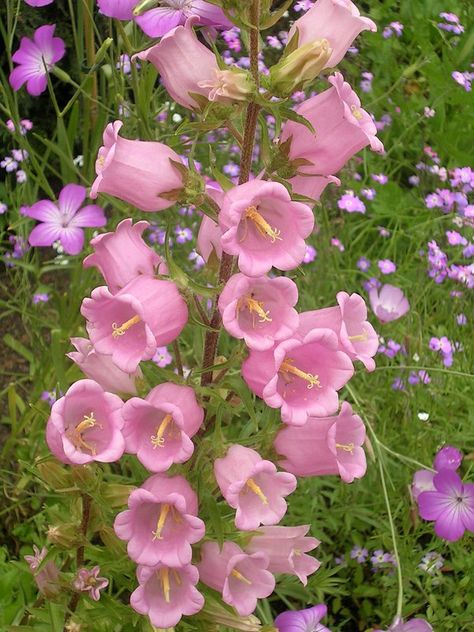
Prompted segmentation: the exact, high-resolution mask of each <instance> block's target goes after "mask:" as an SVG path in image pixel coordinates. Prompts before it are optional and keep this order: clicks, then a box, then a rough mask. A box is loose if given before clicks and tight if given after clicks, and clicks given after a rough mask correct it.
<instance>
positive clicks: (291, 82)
mask: <svg viewBox="0 0 474 632" xmlns="http://www.w3.org/2000/svg"><path fill="white" fill-rule="evenodd" d="M331 52H332V49H331V48H330V47H329V43H328V41H327V40H326V39H321V40H315V41H314V42H309V43H308V44H305V45H304V46H300V47H298V48H297V49H296V50H294V51H293V52H291V53H289V54H288V55H285V56H284V57H283V58H282V59H281V60H280V62H279V63H278V64H276V66H273V67H272V68H271V69H270V85H271V90H272V92H273V93H274V94H276V95H277V96H280V97H286V96H289V95H290V94H291V93H292V92H294V91H295V90H299V89H301V88H304V87H305V85H306V84H307V83H309V82H310V81H312V80H313V79H314V78H315V77H317V76H318V75H319V73H320V72H321V70H323V68H325V67H326V65H327V61H328V59H329V57H330V56H331Z"/></svg>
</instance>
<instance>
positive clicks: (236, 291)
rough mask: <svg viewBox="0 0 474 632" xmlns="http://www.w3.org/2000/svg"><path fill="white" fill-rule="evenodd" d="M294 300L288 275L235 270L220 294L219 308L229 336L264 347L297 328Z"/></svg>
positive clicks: (295, 293)
mask: <svg viewBox="0 0 474 632" xmlns="http://www.w3.org/2000/svg"><path fill="white" fill-rule="evenodd" d="M297 301H298V287H297V286H296V283H294V281H292V280H291V279H288V278H286V277H276V278H274V279H270V278H268V277H266V276H262V277H248V276H245V274H234V276H232V277H231V278H230V279H229V280H228V281H227V283H226V285H225V287H224V289H223V291H222V294H221V295H220V297H219V311H220V313H221V315H222V322H223V325H224V328H225V329H226V330H227V332H228V333H229V334H230V335H231V336H233V337H234V338H238V339H244V340H245V344H246V345H247V346H248V347H250V348H251V349H257V350H259V351H264V350H265V349H270V348H271V347H273V346H274V344H275V342H279V341H280V340H284V339H286V338H289V337H290V336H291V334H292V333H293V332H294V331H296V329H297V327H298V323H299V318H298V312H297V311H296V310H295V309H294V306H295V305H296V303H297Z"/></svg>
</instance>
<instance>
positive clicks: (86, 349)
mask: <svg viewBox="0 0 474 632" xmlns="http://www.w3.org/2000/svg"><path fill="white" fill-rule="evenodd" d="M71 343H72V344H73V345H74V347H75V348H76V351H71V352H70V353H66V355H67V357H68V358H70V359H71V360H72V361H73V362H74V363H75V364H77V366H78V367H79V368H80V369H81V371H82V372H83V373H84V375H85V376H86V377H88V378H89V379H91V380H94V381H95V382H97V383H98V384H100V385H101V386H102V388H103V389H104V390H105V391H109V392H110V393H117V394H118V393H127V394H130V395H136V393H137V388H136V381H137V380H139V379H141V378H142V372H141V370H140V368H138V369H137V370H136V371H135V372H134V373H125V371H121V370H120V369H119V368H118V367H117V366H116V365H115V364H114V363H113V361H112V358H111V356H109V355H103V354H102V353H97V351H96V350H95V349H94V345H93V344H92V343H91V341H90V340H88V339H87V338H71Z"/></svg>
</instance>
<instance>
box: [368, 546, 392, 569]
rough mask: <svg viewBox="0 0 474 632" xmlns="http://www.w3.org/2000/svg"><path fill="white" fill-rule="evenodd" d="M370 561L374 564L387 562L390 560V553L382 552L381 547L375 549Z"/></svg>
mask: <svg viewBox="0 0 474 632" xmlns="http://www.w3.org/2000/svg"><path fill="white" fill-rule="evenodd" d="M370 561H371V562H372V564H373V565H374V566H380V565H381V564H387V563H388V562H390V553H384V551H382V549H377V550H376V551H374V552H373V555H372V556H371V558H370Z"/></svg>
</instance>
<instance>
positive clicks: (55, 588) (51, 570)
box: [24, 544, 61, 599]
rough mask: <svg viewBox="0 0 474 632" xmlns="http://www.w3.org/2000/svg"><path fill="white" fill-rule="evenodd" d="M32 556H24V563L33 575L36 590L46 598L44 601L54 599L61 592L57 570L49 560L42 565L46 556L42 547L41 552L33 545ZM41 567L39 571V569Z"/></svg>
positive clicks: (45, 551)
mask: <svg viewBox="0 0 474 632" xmlns="http://www.w3.org/2000/svg"><path fill="white" fill-rule="evenodd" d="M33 551H34V555H25V556H24V558H25V561H26V562H27V564H28V566H29V567H30V571H31V572H32V573H33V576H34V578H35V582H36V585H37V586H38V590H39V591H40V592H41V593H42V594H43V595H44V596H45V597H46V599H54V597H56V596H57V595H58V594H59V593H60V592H61V583H60V579H59V568H58V567H57V566H56V564H55V563H54V562H53V560H49V561H48V562H46V563H45V564H43V565H42V562H43V560H44V558H45V557H46V555H47V554H48V549H47V548H46V547H43V548H42V549H41V551H40V550H39V548H38V547H37V546H36V544H33ZM41 565H42V567H41V569H40V570H38V569H39V567H40V566H41Z"/></svg>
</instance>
